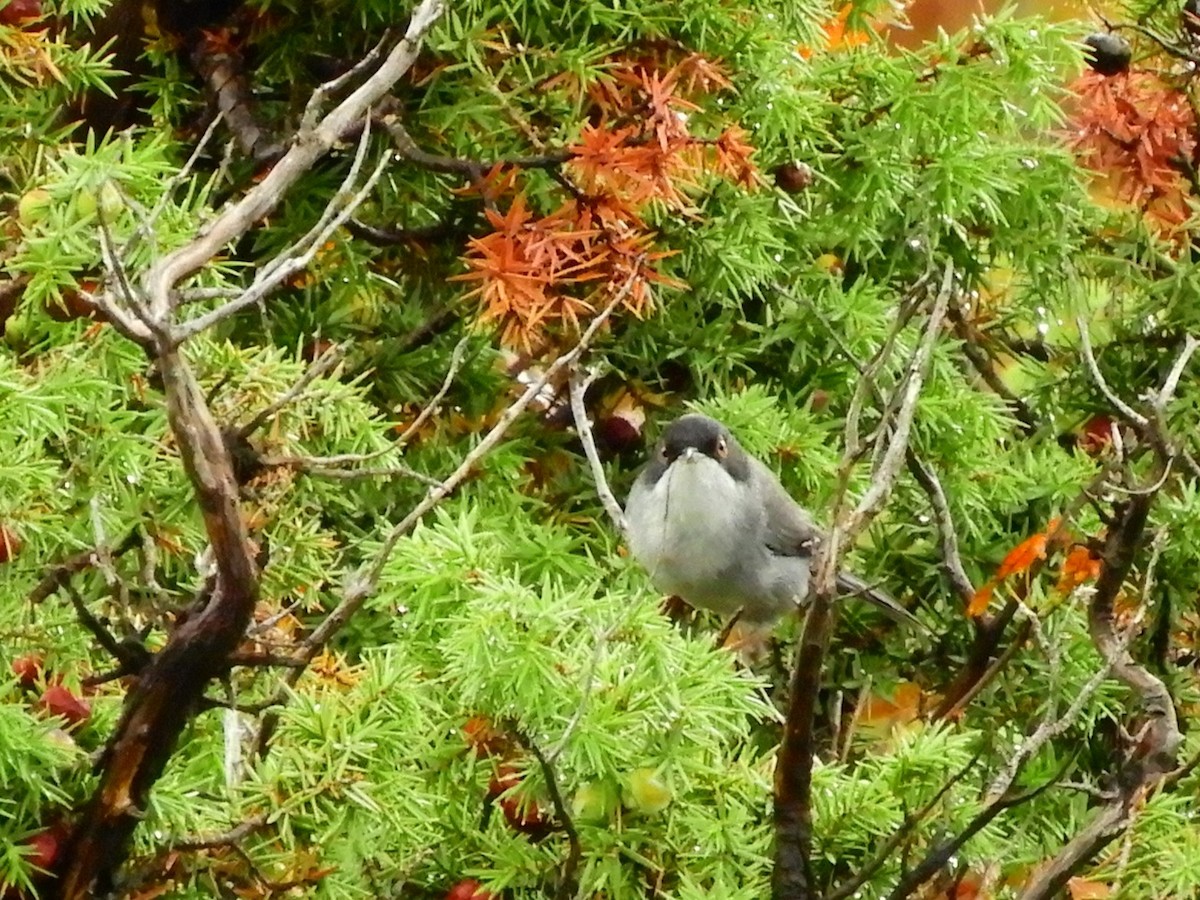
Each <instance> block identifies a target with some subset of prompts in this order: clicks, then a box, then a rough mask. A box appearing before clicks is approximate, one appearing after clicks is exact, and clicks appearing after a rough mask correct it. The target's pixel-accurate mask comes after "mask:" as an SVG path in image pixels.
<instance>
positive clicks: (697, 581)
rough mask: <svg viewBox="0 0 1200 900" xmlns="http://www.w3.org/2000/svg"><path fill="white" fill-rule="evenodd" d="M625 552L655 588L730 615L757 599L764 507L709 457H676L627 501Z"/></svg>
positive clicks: (763, 556) (638, 486)
mask: <svg viewBox="0 0 1200 900" xmlns="http://www.w3.org/2000/svg"><path fill="white" fill-rule="evenodd" d="M625 513H626V516H627V518H628V520H629V549H630V552H632V554H633V555H634V556H635V557H636V558H637V560H638V561H639V562H640V563H641V564H642V565H643V566H644V567H645V568H646V570H647V572H648V573H649V574H650V580H651V581H653V582H654V585H655V587H657V588H658V589H659V590H661V591H664V592H666V593H670V594H678V595H679V596H681V597H683V599H685V600H687V601H688V602H689V603H691V604H692V605H693V606H700V607H704V608H706V609H712V610H714V611H716V612H719V613H722V614H725V615H731V614H732V613H734V612H736V611H737V610H738V609H741V608H742V607H744V606H747V605H748V604H751V603H754V602H755V601H758V602H761V598H760V597H759V596H757V595H759V594H760V593H761V590H762V585H761V583H760V578H761V574H762V572H763V567H764V565H765V563H766V556H767V551H766V545H765V541H764V539H763V534H762V533H763V529H764V525H765V521H764V514H763V510H762V504H761V503H760V502H758V500H757V498H756V497H754V496H751V488H750V486H749V485H748V484H747V483H745V482H738V481H736V480H735V479H733V478H732V477H731V476H730V475H729V473H728V472H726V471H725V470H724V469H723V468H722V467H721V465H720V464H719V463H717V462H716V461H715V460H713V459H711V458H709V457H706V456H700V455H697V456H695V457H693V458H691V459H680V460H677V461H676V462H675V463H674V464H672V465H671V466H670V467H668V468H667V470H666V471H665V472H664V473H663V474H662V476H661V477H660V478H659V479H658V480H657V481H656V482H653V483H649V482H648V480H647V479H645V478H639V479H638V482H637V483H636V484H635V485H634V488H633V490H632V491H631V492H630V495H629V500H628V502H627V504H626V510H625Z"/></svg>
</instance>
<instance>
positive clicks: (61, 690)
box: [37, 684, 92, 726]
mask: <svg viewBox="0 0 1200 900" xmlns="http://www.w3.org/2000/svg"><path fill="white" fill-rule="evenodd" d="M37 706H38V708H39V709H44V710H45V711H46V712H48V713H49V714H50V715H52V716H61V717H62V718H64V719H66V721H67V724H68V725H71V726H77V725H82V724H83V723H85V722H86V721H87V720H88V719H90V718H91V717H92V706H91V704H90V703H88V702H87V701H86V700H84V699H83V698H82V697H76V696H75V695H74V694H72V693H71V692H70V691H69V690H67V688H65V687H63V686H62V685H61V684H52V685H50V686H49V687H47V688H46V690H45V691H43V692H42V696H41V697H40V698H39V699H38V702H37Z"/></svg>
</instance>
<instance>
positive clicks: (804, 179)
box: [772, 162, 814, 194]
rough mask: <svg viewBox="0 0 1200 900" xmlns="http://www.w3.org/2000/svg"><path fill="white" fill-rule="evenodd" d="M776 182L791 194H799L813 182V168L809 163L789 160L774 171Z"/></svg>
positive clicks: (780, 187) (781, 188)
mask: <svg viewBox="0 0 1200 900" xmlns="http://www.w3.org/2000/svg"><path fill="white" fill-rule="evenodd" d="M772 174H773V175H774V176H775V184H776V185H778V187H779V189H780V190H782V191H786V192H787V193H789V194H798V193H800V192H801V191H802V190H804V189H805V188H807V187H808V186H809V185H811V184H812V183H813V179H814V176H813V170H812V167H811V166H809V165H808V164H807V163H802V162H787V163H784V164H783V165H781V166H776V167H775V171H774V172H772Z"/></svg>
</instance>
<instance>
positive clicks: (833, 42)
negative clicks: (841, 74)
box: [798, 3, 871, 59]
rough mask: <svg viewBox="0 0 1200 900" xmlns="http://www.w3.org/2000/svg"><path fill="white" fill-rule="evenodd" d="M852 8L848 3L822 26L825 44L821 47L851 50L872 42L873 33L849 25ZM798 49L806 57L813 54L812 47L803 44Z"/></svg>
mask: <svg viewBox="0 0 1200 900" xmlns="http://www.w3.org/2000/svg"><path fill="white" fill-rule="evenodd" d="M851 8H852V7H851V4H849V3H847V4H846V5H845V6H843V7H842V8H841V9H839V10H838V11H837V14H836V15H834V16H833V18H831V19H830V20H829V21H828V22H826V23H825V24H824V25H822V26H821V30H822V31H823V32H825V45H824V47H823V48H820V49H824V50H849V49H851V48H853V47H861V46H862V45H863V44H866V43H868V42H870V40H871V35H870V34H869V33H868V32H865V31H859V30H858V29H855V28H849V27H847V25H848V23H849V19H850V12H851ZM798 49H799V52H800V55H801V56H803V57H804V58H805V59H808V58H810V57H811V56H812V55H813V48H812V47H809V46H806V45H801V46H800V47H799V48H798Z"/></svg>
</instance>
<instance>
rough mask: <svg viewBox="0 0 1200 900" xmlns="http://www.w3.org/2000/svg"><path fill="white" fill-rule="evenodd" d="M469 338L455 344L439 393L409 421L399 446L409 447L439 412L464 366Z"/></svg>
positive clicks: (397, 440) (399, 439)
mask: <svg viewBox="0 0 1200 900" xmlns="http://www.w3.org/2000/svg"><path fill="white" fill-rule="evenodd" d="M468 340H469V338H466V337H464V338H462V339H461V340H460V341H459V342H458V343H457V344H455V345H454V350H453V351H452V352H451V354H450V365H449V367H448V368H447V369H446V377H445V378H443V379H442V385H441V387H439V388H438V389H437V393H436V394H434V395H433V398H432V399H431V400H430V401H429V402H428V403H426V404H425V406H424V408H423V409H422V410H421V411H420V412H419V413H417V417H416V418H415V419H413V420H412V422H410V423H409V425H408V427H406V428H405V429H404V431H403V432H402V433H401V435H400V437H399V438H397V439H396V445H397V446H398V447H407V446H408V442H409V441H411V440H412V438H413V435H415V434H416V433H417V431H418V430H420V428H421V426H422V425H424V424H425V422H426V421H427V420H428V419H429V417H430V416H432V415H433V414H434V413H436V412H437V410H438V405H439V404H440V403H441V402H442V400H444V399H445V398H446V394H448V393H449V392H450V385H452V384H453V383H454V378H455V376H456V375H458V370H459V369H460V368H462V364H463V359H464V355H465V353H466V350H467V342H468Z"/></svg>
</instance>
